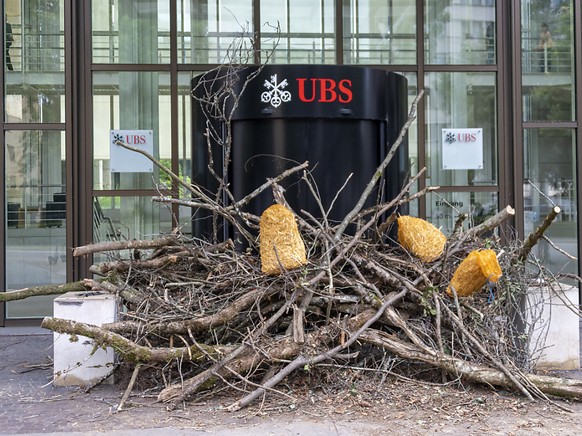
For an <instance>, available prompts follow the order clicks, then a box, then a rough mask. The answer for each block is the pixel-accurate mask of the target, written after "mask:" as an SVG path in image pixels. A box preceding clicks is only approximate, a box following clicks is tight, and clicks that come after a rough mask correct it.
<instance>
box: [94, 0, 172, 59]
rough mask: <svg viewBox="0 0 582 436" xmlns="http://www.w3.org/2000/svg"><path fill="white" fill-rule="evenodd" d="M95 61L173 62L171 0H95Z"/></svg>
mask: <svg viewBox="0 0 582 436" xmlns="http://www.w3.org/2000/svg"><path fill="white" fill-rule="evenodd" d="M91 7H92V21H91V22H92V37H93V39H92V45H93V62H94V63H112V64H113V63H126V64H131V63H140V64H157V63H159V64H162V63H169V62H170V4H169V0H93V1H92V2H91Z"/></svg>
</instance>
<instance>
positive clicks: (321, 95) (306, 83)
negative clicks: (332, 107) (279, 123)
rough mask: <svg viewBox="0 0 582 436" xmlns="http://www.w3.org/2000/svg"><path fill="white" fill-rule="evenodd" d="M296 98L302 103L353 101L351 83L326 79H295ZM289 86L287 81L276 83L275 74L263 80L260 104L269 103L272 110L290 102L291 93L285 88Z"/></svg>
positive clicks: (346, 80) (347, 80)
mask: <svg viewBox="0 0 582 436" xmlns="http://www.w3.org/2000/svg"><path fill="white" fill-rule="evenodd" d="M296 80H297V97H298V98H299V100H300V101H302V102H303V103H332V102H335V101H337V102H340V103H350V102H351V101H352V99H353V92H352V81H351V80H349V79H341V80H337V81H336V80H334V79H328V78H319V77H312V78H309V79H308V78H305V77H300V78H297V79H296ZM287 86H289V82H288V81H287V79H283V80H282V81H280V82H279V81H278V78H277V74H273V75H272V76H271V79H270V80H265V82H264V83H263V87H264V88H266V90H265V91H263V92H262V93H261V102H263V103H270V104H271V106H273V107H274V108H278V107H279V106H281V103H287V102H289V101H291V93H290V92H289V91H287V90H286V89H285V88H287Z"/></svg>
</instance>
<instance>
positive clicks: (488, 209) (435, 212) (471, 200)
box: [426, 192, 498, 236]
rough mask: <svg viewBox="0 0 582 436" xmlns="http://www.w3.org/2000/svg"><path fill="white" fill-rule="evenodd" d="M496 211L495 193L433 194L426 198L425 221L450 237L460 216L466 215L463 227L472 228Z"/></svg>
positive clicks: (496, 198) (496, 200)
mask: <svg viewBox="0 0 582 436" xmlns="http://www.w3.org/2000/svg"><path fill="white" fill-rule="evenodd" d="M497 211H498V197H497V193H496V192H433V193H431V194H428V195H427V196H426V216H427V220H428V221H430V222H431V223H432V224H434V225H435V226H436V227H437V228H440V229H441V230H442V232H443V233H444V234H445V235H447V236H448V235H450V234H451V233H452V232H453V230H454V228H455V222H456V221H457V219H458V218H459V215H461V214H467V215H468V219H466V220H465V221H463V227H464V228H465V229H466V228H468V227H474V226H476V225H479V224H481V223H482V222H483V221H485V220H486V219H487V218H490V217H492V216H493V215H495V214H496V213H497Z"/></svg>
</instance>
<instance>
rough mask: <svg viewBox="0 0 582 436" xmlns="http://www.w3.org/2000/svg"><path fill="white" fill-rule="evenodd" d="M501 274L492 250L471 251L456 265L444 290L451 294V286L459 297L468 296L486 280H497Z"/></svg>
mask: <svg viewBox="0 0 582 436" xmlns="http://www.w3.org/2000/svg"><path fill="white" fill-rule="evenodd" d="M501 274H502V273H501V266H500V265H499V262H498V261H497V255H496V254H495V252H494V251H493V250H480V251H477V250H476V251H471V252H470V253H469V255H468V256H467V257H466V258H465V259H463V261H462V262H461V264H460V265H459V266H458V267H457V270H456V271H455V273H454V274H453V278H452V279H451V283H450V284H449V286H448V287H447V291H446V292H447V294H449V295H450V296H452V295H453V291H452V290H451V287H453V288H455V291H457V295H458V296H459V297H469V296H471V295H473V294H474V293H475V292H477V291H479V290H480V289H481V288H483V286H485V284H486V283H487V281H490V282H497V281H498V280H499V278H500V277H501Z"/></svg>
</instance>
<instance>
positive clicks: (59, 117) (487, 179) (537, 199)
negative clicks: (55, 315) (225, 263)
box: [0, 0, 582, 325]
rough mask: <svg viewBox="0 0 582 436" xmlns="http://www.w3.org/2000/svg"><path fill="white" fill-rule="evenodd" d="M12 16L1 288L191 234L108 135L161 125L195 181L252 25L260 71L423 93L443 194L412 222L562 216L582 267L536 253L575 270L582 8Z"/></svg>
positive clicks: (517, 5) (156, 134)
mask: <svg viewBox="0 0 582 436" xmlns="http://www.w3.org/2000/svg"><path fill="white" fill-rule="evenodd" d="M3 7H4V11H3V12H4V13H5V16H6V21H5V23H4V24H3V27H2V31H3V34H4V35H5V38H4V40H5V42H7V41H8V38H6V31H7V29H8V26H7V24H6V23H9V24H10V29H11V33H12V41H11V44H10V46H8V44H5V57H4V59H5V61H4V68H3V73H2V75H1V76H0V81H1V85H2V89H3V98H2V100H1V102H0V108H1V111H2V113H3V117H2V129H0V141H1V142H2V143H3V145H4V153H3V154H2V163H1V165H0V168H1V171H3V173H4V174H3V176H4V177H2V178H0V179H1V180H3V183H4V186H3V188H2V189H0V198H1V199H2V202H1V204H3V206H4V212H5V213H4V214H3V215H2V216H0V232H2V240H3V241H4V245H3V250H0V272H1V274H0V276H1V277H2V284H1V286H2V289H3V290H11V289H20V288H23V287H29V286H35V285H44V284H58V283H63V282H65V281H72V280H78V279H81V278H84V277H87V276H88V275H89V271H88V268H89V266H90V265H91V264H92V263H93V261H98V260H99V257H98V256H95V258H94V259H91V258H87V259H85V258H83V259H78V258H73V257H72V254H71V249H70V248H71V247H75V246H80V245H85V244H87V243H89V242H92V241H102V240H107V239H110V238H116V237H125V238H138V239H144V238H153V237H155V236H156V235H158V234H159V233H160V232H166V231H169V230H171V229H172V228H175V227H177V226H180V227H181V228H182V229H183V231H185V232H188V231H189V229H190V228H191V218H192V217H191V210H190V209H188V208H183V207H178V206H172V207H168V206H166V205H164V204H160V203H154V202H152V201H151V197H152V196H154V195H158V194H159V193H160V192H162V193H164V194H167V195H173V194H172V192H173V190H172V189H171V186H170V185H169V183H170V182H169V179H168V178H167V177H164V175H163V174H160V172H159V171H158V170H157V169H155V168H154V169H153V170H151V171H150V170H147V171H143V172H140V171H139V170H138V171H131V172H128V171H125V170H124V171H116V166H115V164H114V162H112V161H113V160H114V159H112V156H111V151H110V143H111V140H110V131H111V130H151V131H152V137H153V140H152V141H153V145H152V147H153V153H154V155H155V156H156V157H157V158H159V159H160V160H161V161H162V162H164V163H166V164H167V165H169V166H170V167H171V168H172V170H173V171H174V172H175V173H179V174H181V175H183V176H184V177H188V176H189V175H190V172H191V166H192V161H191V160H192V154H191V112H190V111H191V100H190V80H191V78H192V77H193V76H195V75H197V74H200V73H201V72H204V71H207V70H209V69H210V68H212V67H214V66H216V65H218V64H220V63H222V62H224V61H225V56H226V54H227V51H228V47H229V45H230V44H231V42H232V41H233V38H236V37H237V36H239V35H240V34H241V32H242V31H243V30H245V31H246V32H248V33H255V34H256V35H257V42H258V43H259V44H260V51H258V52H257V55H256V56H255V63H261V62H264V60H265V57H264V56H265V54H266V53H270V54H271V55H272V58H271V60H270V62H271V63H275V64H334V65H343V64H345V65H365V66H370V67H374V68H379V69H383V70H387V71H394V72H398V73H401V74H404V75H405V76H406V77H407V79H408V84H409V89H408V99H409V101H408V102H407V105H408V104H410V102H411V101H412V100H413V99H414V97H415V96H416V94H417V93H418V91H419V90H421V89H423V90H424V91H425V96H424V99H423V100H422V101H421V103H420V106H419V113H418V119H417V121H416V122H415V123H414V125H413V127H412V129H411V130H410V132H409V149H410V156H409V161H410V170H411V173H412V174H415V173H417V172H418V171H419V169H421V168H424V167H426V168H427V171H426V173H425V174H424V175H423V176H422V178H421V179H420V183H419V186H417V187H416V189H419V188H422V187H424V186H428V185H438V186H440V187H441V190H440V191H439V192H438V193H434V194H430V195H428V196H427V197H426V198H425V199H424V200H422V201H419V202H417V203H415V204H414V205H412V209H413V213H414V214H417V215H418V216H421V217H426V218H427V219H428V220H430V221H431V222H433V223H434V224H435V225H437V226H439V227H443V228H444V229H445V230H446V229H451V227H452V226H453V224H454V222H455V219H456V216H457V215H458V214H460V213H470V214H471V215H472V217H473V219H474V220H476V221H478V220H482V219H484V218H485V217H486V216H489V215H491V214H494V213H495V212H496V211H497V210H499V209H500V208H503V207H504V206H506V205H512V206H513V207H515V209H516V210H517V216H516V219H515V222H514V223H512V224H513V226H514V227H515V229H516V230H517V232H518V233H519V235H521V236H523V235H526V234H527V233H528V232H529V231H531V230H532V229H533V228H535V226H536V225H537V224H538V223H539V222H540V221H541V220H542V219H543V217H544V216H545V214H546V213H547V211H548V209H549V208H550V207H551V206H552V204H556V205H559V206H560V207H561V208H562V211H563V213H562V214H561V215H560V217H559V219H558V222H556V223H555V224H554V225H552V226H551V228H550V230H549V233H548V236H549V237H550V238H551V239H552V240H553V241H554V242H556V243H558V244H559V245H560V246H561V247H562V248H563V249H564V250H565V251H566V252H568V253H570V254H571V255H572V256H574V258H573V257H568V256H566V255H564V254H561V253H559V252H557V251H555V250H551V249H549V247H548V245H547V243H545V242H542V243H541V244H540V245H539V246H538V247H537V250H538V253H537V254H538V255H539V256H540V258H541V259H542V261H543V263H544V264H545V265H546V266H548V267H550V268H551V269H552V270H554V271H556V272H558V271H560V272H565V271H566V272H571V273H575V274H578V272H579V270H580V261H579V260H577V259H579V256H578V254H579V253H578V246H579V239H578V238H579V236H578V235H579V233H580V226H581V224H579V222H578V219H577V210H578V205H579V204H580V200H581V199H580V194H579V191H578V189H577V185H578V180H579V179H580V175H579V167H578V165H577V156H578V155H579V152H580V148H581V145H582V134H581V132H580V121H581V120H580V116H579V115H578V108H580V107H582V104H581V103H582V93H577V92H576V90H577V89H580V87H581V85H582V48H581V47H582V41H581V39H582V32H581V27H582V18H581V16H582V11H581V6H580V2H575V1H573V0H551V1H550V0H546V1H541V0H358V1H354V0H342V1H340V0H336V1H331V0H321V1H319V2H313V1H312V0H5V1H4V2H3ZM277 26H279V27H280V35H279V37H278V35H277V32H276V31H275V28H276V27H277ZM544 32H549V34H550V35H551V38H548V35H547V33H544ZM468 129H470V130H468ZM473 132H479V133H478V135H479V140H478V141H477V142H478V143H477V144H476V145H475V147H474V148H467V150H470V152H467V153H458V152H457V151H458V149H454V148H447V147H449V146H451V145H452V144H451V142H450V141H448V140H447V138H448V137H455V135H457V138H459V137H460V136H458V135H461V134H469V135H470V134H473ZM447 135H452V136H447ZM457 145H459V144H457ZM451 150H453V151H452V152H451ZM455 150H457V151H455ZM475 153H477V155H478V156H479V158H475V156H476V154H475ZM479 153H481V154H479ZM330 158H333V157H330ZM2 306H4V307H2V311H1V312H0V325H14V324H17V323H34V322H38V318H40V317H42V316H44V315H47V314H50V313H51V311H52V297H39V298H35V299H28V300H24V301H20V302H11V303H7V304H5V305H2ZM35 320H36V321H35Z"/></svg>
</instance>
